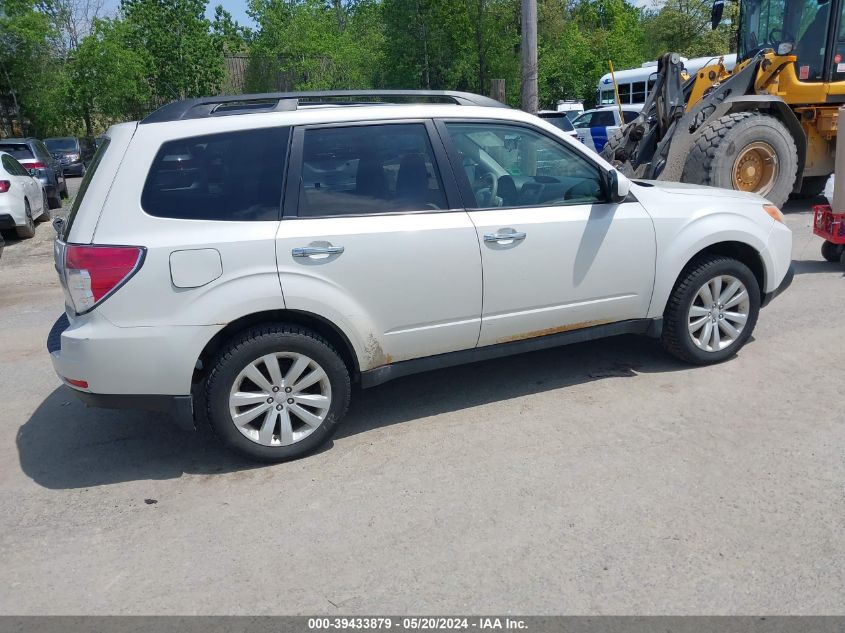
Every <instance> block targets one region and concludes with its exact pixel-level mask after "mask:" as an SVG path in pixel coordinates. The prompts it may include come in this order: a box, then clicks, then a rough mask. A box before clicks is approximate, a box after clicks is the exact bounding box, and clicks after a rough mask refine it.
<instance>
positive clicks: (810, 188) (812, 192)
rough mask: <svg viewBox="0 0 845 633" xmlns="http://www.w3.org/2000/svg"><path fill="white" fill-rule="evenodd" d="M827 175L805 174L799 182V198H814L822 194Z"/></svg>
mask: <svg viewBox="0 0 845 633" xmlns="http://www.w3.org/2000/svg"><path fill="white" fill-rule="evenodd" d="M827 178H828V177H827V176H807V177H805V178H804V182H802V183H801V192H800V193H799V194H798V197H799V198H815V197H817V196H820V195H822V192H823V191H824V186H825V185H826V184H827Z"/></svg>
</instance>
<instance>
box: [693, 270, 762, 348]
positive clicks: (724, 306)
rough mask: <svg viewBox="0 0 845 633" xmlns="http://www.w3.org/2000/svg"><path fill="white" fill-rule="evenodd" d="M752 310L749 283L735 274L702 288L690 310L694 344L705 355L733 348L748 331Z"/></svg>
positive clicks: (722, 276)
mask: <svg viewBox="0 0 845 633" xmlns="http://www.w3.org/2000/svg"><path fill="white" fill-rule="evenodd" d="M750 308H751V302H750V300H749V296H748V289H747V288H746V287H745V284H743V283H742V282H741V281H740V280H739V279H737V278H736V277H734V276H732V275H717V276H715V277H713V279H711V280H710V281H708V282H706V283H705V284H704V285H702V286H701V288H699V289H698V292H697V293H696V294H695V298H694V299H693V301H692V305H690V308H689V313H688V328H689V335H690V338H691V339H692V342H693V343H694V344H695V346H696V347H698V348H699V349H701V350H704V351H705V352H718V351H719V350H723V349H725V348H727V347H730V346H731V345H733V344H734V343H735V342H736V341H737V339H739V337H740V335H741V334H742V331H743V330H744V329H745V324H746V323H747V322H748V315H749V311H750Z"/></svg>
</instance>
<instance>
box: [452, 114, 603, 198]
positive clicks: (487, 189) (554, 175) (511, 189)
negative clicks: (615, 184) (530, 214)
mask: <svg viewBox="0 0 845 633" xmlns="http://www.w3.org/2000/svg"><path fill="white" fill-rule="evenodd" d="M446 128H447V129H448V130H449V136H450V138H451V140H452V143H453V145H454V146H455V149H456V150H457V152H458V154H459V156H460V159H461V162H462V164H463V174H464V175H465V176H466V179H467V181H468V185H469V187H470V189H471V190H472V194H473V196H474V198H475V203H476V208H482V209H489V208H495V207H535V206H553V205H565V204H585V203H593V202H599V201H602V200H603V199H604V195H603V188H602V180H601V175H600V172H599V169H598V167H597V166H596V165H595V164H593V163H591V162H590V161H589V160H587V159H586V158H584V157H583V156H581V155H580V154H578V153H577V152H575V151H574V150H571V149H569V148H568V147H565V146H564V145H562V144H561V143H558V142H557V141H555V140H552V139H551V138H549V137H547V136H544V135H543V134H540V133H539V132H536V131H534V130H531V129H529V128H525V127H520V126H514V125H508V124H504V123H502V124H498V123H447V124H446Z"/></svg>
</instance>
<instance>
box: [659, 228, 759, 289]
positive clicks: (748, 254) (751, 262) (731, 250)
mask: <svg viewBox="0 0 845 633" xmlns="http://www.w3.org/2000/svg"><path fill="white" fill-rule="evenodd" d="M703 255H721V256H723V257H730V258H731V259H735V260H737V261H740V262H742V263H743V264H745V265H746V266H748V268H749V269H751V272H752V273H754V278H755V279H756V280H757V285H758V286H759V287H760V300H761V301H762V299H763V295H764V294H765V288H766V266H765V264H764V263H763V258H762V257H761V256H760V252H759V251H758V250H757V249H755V248H754V247H753V246H751V245H750V244H748V243H746V242H739V241H736V240H729V241H724V242H716V243H715V244H711V245H710V246H706V247H704V248H702V249H701V250H700V251H698V252H697V253H695V255H693V256H692V257H690V259H689V260H688V261H687V263H686V264H685V265H684V267H683V268H682V269H681V272H680V273H678V277H677V278H676V279H675V285H677V283H678V281H679V280H680V278H681V276H682V275H683V274H684V272H685V271H686V270H687V268H689V265H690V264H691V263H692V262H693V261H695V260H696V259H698V258H699V257H701V256H703Z"/></svg>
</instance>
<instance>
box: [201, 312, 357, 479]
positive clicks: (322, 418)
mask: <svg viewBox="0 0 845 633" xmlns="http://www.w3.org/2000/svg"><path fill="white" fill-rule="evenodd" d="M349 398H350V380H349V371H348V369H347V367H346V364H345V363H344V362H343V359H342V358H341V357H340V355H339V354H338V353H337V352H336V351H335V350H334V349H333V348H332V347H331V345H329V343H328V342H326V341H325V340H324V339H323V338H321V337H320V336H319V335H317V334H316V333H314V332H312V331H310V330H307V329H305V328H302V327H299V326H294V325H284V324H279V325H265V326H259V327H254V328H251V329H249V330H246V331H245V332H242V333H240V334H238V335H236V336H235V338H233V339H232V341H230V343H229V344H228V345H226V346H225V347H224V348H223V350H222V351H221V352H220V353H218V355H217V356H216V358H215V359H214V361H212V365H211V371H210V373H209V375H208V380H207V381H206V387H205V400H206V406H207V413H208V419H209V422H210V424H211V427H212V429H213V431H214V433H215V434H216V435H217V436H218V437H219V438H220V439H221V441H222V442H223V443H224V444H225V445H226V446H227V447H229V448H231V449H233V450H235V451H237V452H239V453H241V454H242V455H245V456H247V457H249V458H250V459H254V460H258V461H263V462H284V461H288V460H291V459H296V458H298V457H302V456H304V455H307V454H308V453H311V452H312V451H314V450H316V449H317V448H319V447H320V446H322V445H323V444H325V443H326V442H327V441H328V440H329V439H330V438H331V436H332V435H333V434H334V432H335V430H336V429H337V425H338V424H339V423H340V421H341V420H342V419H343V417H344V415H345V414H346V409H347V407H348V406H349Z"/></svg>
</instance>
